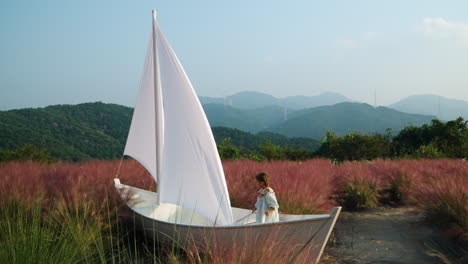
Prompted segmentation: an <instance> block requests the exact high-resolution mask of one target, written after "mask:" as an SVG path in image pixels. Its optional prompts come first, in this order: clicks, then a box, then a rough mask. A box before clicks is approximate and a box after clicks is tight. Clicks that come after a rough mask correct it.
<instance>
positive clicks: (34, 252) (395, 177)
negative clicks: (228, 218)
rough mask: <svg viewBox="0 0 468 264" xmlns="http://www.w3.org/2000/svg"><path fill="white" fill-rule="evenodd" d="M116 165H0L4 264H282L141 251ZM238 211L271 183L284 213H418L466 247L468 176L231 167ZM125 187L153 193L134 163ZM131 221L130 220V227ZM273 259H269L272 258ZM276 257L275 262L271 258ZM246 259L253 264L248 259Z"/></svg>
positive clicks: (359, 165) (258, 258) (433, 169)
mask: <svg viewBox="0 0 468 264" xmlns="http://www.w3.org/2000/svg"><path fill="white" fill-rule="evenodd" d="M118 165H119V162H118V161H91V162H87V163H83V164H78V163H73V164H71V163H56V164H50V165H47V164H40V163H34V162H24V163H21V162H10V163H5V164H2V165H0V180H1V182H2V184H1V185H0V208H1V210H0V263H167V262H172V263H179V262H189V263H211V262H226V261H227V260H228V259H229V260H230V262H232V263H243V262H245V261H246V260H253V261H254V262H256V263H264V262H268V263H282V262H284V261H285V260H284V259H274V258H271V257H269V256H270V255H271V249H263V250H262V251H261V252H262V253H261V254H257V255H255V254H254V255H255V256H254V255H252V254H247V253H246V252H245V251H246V249H232V250H231V251H230V252H228V253H226V252H222V253H220V251H218V252H217V251H212V252H210V253H207V254H201V253H199V252H196V251H194V252H192V251H187V250H185V251H184V250H180V249H176V248H174V247H167V246H160V245H155V244H153V243H150V242H147V241H144V240H143V239H142V238H141V237H139V235H138V233H137V232H134V231H133V230H132V221H127V220H125V219H128V218H126V217H125V216H122V211H121V208H122V206H123V205H122V203H121V201H120V200H119V199H118V197H117V195H116V192H115V190H114V187H113V181H112V180H113V178H114V176H115V174H116V172H117V168H118ZM223 166H224V170H225V175H226V180H227V184H228V188H229V193H230V197H231V203H232V205H233V206H236V207H244V208H251V207H252V205H253V204H254V203H255V199H256V191H257V190H256V187H255V184H254V176H255V174H257V173H258V172H261V171H265V172H267V173H269V174H270V176H271V187H272V188H273V189H274V190H275V191H276V193H277V197H278V200H279V204H280V211H281V212H284V213H295V214H310V213H325V212H329V210H330V208H331V207H333V206H335V205H342V206H344V209H345V210H351V211H356V210H357V211H358V210H360V209H362V208H366V207H374V206H399V205H410V206H414V207H420V208H421V209H423V210H424V211H425V213H426V216H427V220H428V221H429V222H431V223H433V224H435V225H437V226H438V227H441V228H443V229H444V230H446V231H447V232H448V233H450V235H451V236H452V237H453V238H455V239H459V240H463V241H466V240H467V234H468V168H467V162H466V161H464V160H446V159H443V160H419V161H415V160H401V161H385V160H377V161H372V162H347V163H343V164H337V165H335V164H333V163H332V162H330V161H329V160H324V159H314V160H308V161H305V162H291V161H274V162H263V163H258V162H254V161H248V160H242V161H224V162H223ZM119 178H120V179H121V181H122V182H123V183H125V184H128V185H132V186H135V187H140V188H144V189H148V190H154V189H155V187H156V186H155V183H154V181H153V180H152V177H151V176H150V175H149V174H148V173H147V172H146V171H145V169H144V168H143V167H142V166H140V165H139V164H138V163H137V162H135V161H124V162H123V164H122V167H121V170H120V172H119ZM130 220H131V219H130ZM269 250H270V251H269ZM269 252H270V253H269ZM248 258H249V259H248Z"/></svg>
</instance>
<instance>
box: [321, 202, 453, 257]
mask: <svg viewBox="0 0 468 264" xmlns="http://www.w3.org/2000/svg"><path fill="white" fill-rule="evenodd" d="M441 251H443V248H441V247H440V242H439V241H438V239H437V234H436V233H435V231H434V230H432V229H431V228H429V227H428V226H426V225H425V224H424V223H423V222H422V214H421V213H419V211H416V210H415V209H412V208H393V209H381V208H378V209H371V210H367V211H365V212H358V213H347V212H346V213H342V214H341V215H340V217H339V220H338V222H337V224H336V227H335V232H334V235H333V236H332V237H331V238H330V242H329V245H328V247H327V248H326V250H325V256H324V258H323V263H327V264H328V263H353V264H354V263H376V264H384V263H386V264H389V263H395V264H400V263H401V264H403V263H405V264H406V263H408V264H419V263H421V264H432V263H434V264H436V263H437V264H439V263H444V262H445V261H444V260H443V255H442V254H440V252H441ZM445 263H449V262H445Z"/></svg>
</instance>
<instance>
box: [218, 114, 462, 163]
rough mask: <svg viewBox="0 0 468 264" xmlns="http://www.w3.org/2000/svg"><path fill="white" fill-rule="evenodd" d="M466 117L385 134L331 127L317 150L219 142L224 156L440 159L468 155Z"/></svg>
mask: <svg viewBox="0 0 468 264" xmlns="http://www.w3.org/2000/svg"><path fill="white" fill-rule="evenodd" d="M467 122H468V121H465V120H464V119H463V118H461V117H460V118H458V119H456V120H453V121H448V122H446V123H444V122H442V121H440V120H437V119H434V120H432V121H431V124H425V125H423V126H421V127H416V126H406V127H405V128H404V129H403V130H401V131H400V132H399V133H398V135H396V136H392V131H391V129H388V130H387V132H386V133H385V134H379V133H375V134H373V135H366V134H361V133H357V132H351V133H348V134H345V135H342V136H338V135H336V134H335V133H334V132H332V131H328V132H327V135H326V136H325V138H324V139H323V140H322V143H321V145H320V147H319V148H318V149H317V150H316V151H313V152H310V151H306V150H304V149H303V148H301V147H295V148H282V147H280V146H278V145H275V144H273V143H271V142H270V141H268V142H266V143H264V144H262V145H260V146H259V147H258V151H252V150H249V151H244V150H243V147H242V146H235V145H233V144H232V143H231V140H230V139H229V138H225V139H224V140H223V141H222V142H221V144H218V152H219V154H220V156H221V159H254V160H259V161H262V160H281V159H285V160H305V159H308V158H313V157H322V158H329V159H332V160H335V161H340V162H341V161H347V160H350V161H352V160H373V159H377V158H403V159H422V158H425V159H436V158H466V157H467V156H468V128H467Z"/></svg>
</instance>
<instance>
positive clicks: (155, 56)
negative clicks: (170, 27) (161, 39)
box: [152, 10, 161, 205]
mask: <svg viewBox="0 0 468 264" xmlns="http://www.w3.org/2000/svg"><path fill="white" fill-rule="evenodd" d="M152 15H153V65H154V67H153V70H154V108H155V109H154V110H155V114H156V116H155V118H156V121H155V122H154V125H155V128H154V132H155V137H156V183H157V187H156V194H157V199H156V204H157V205H159V201H160V195H161V193H160V191H161V188H160V186H161V177H160V172H161V156H160V153H161V133H160V131H159V128H160V125H158V121H160V120H159V117H160V116H161V113H160V112H161V111H160V107H159V102H161V101H160V100H159V98H160V96H161V94H160V89H159V69H158V53H157V50H156V46H157V45H156V10H153V14H152Z"/></svg>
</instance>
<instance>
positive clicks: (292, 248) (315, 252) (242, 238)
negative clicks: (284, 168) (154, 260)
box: [116, 183, 341, 263]
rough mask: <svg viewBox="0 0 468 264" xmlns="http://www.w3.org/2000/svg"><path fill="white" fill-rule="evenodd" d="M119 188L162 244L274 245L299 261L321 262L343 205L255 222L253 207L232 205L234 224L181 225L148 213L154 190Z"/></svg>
mask: <svg viewBox="0 0 468 264" xmlns="http://www.w3.org/2000/svg"><path fill="white" fill-rule="evenodd" d="M116 188H117V190H118V191H119V193H120V195H121V197H122V198H123V199H125V200H126V201H127V202H126V205H127V207H128V209H129V212H132V213H133V219H134V221H135V225H136V227H137V228H138V229H139V230H140V231H141V232H142V233H143V234H144V235H145V237H147V238H150V239H154V240H156V241H158V242H159V243H168V244H173V245H177V246H178V247H181V248H185V249H188V248H194V247H195V248H197V249H198V250H201V251H203V250H206V249H207V248H214V247H216V248H218V249H232V248H235V247H237V248H239V249H241V250H242V249H247V248H248V249H258V250H261V249H262V248H265V247H267V248H270V249H271V248H274V251H275V253H277V254H282V255H287V257H289V258H294V257H295V256H297V257H296V260H298V261H299V262H307V263H317V262H318V261H319V259H320V256H321V255H322V252H323V249H324V248H325V245H326V243H327V241H328V238H329V236H330V233H331V231H332V229H333V226H334V225H335V222H336V220H337V218H338V215H339V213H340V210H341V207H336V208H333V209H332V210H331V213H330V214H329V215H308V216H297V215H285V214H280V222H277V223H268V224H253V223H250V222H249V220H252V219H254V217H255V215H254V214H252V213H251V212H250V210H245V209H240V208H233V213H234V216H235V220H240V221H237V222H236V223H235V224H234V225H229V226H215V225H211V226H209V225H196V224H195V225H194V224H179V223H171V222H167V221H162V220H159V219H156V218H155V217H153V216H154V215H151V213H149V212H151V206H157V205H156V204H155V200H151V201H145V200H148V199H151V195H155V193H151V192H148V191H144V190H141V189H138V188H134V187H131V186H127V185H123V184H120V183H119V184H116ZM154 197H155V196H154ZM135 200H139V201H137V202H135ZM152 204H153V205H152ZM236 218H237V219H236ZM291 219H292V220H291ZM242 220H244V221H242ZM283 257H284V256H283ZM301 260H302V261H301Z"/></svg>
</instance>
